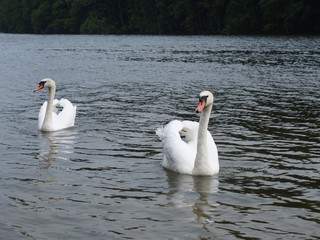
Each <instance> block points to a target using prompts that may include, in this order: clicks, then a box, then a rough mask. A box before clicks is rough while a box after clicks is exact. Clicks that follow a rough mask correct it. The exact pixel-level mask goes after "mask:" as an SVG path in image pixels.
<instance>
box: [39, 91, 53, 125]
mask: <svg viewBox="0 0 320 240" xmlns="http://www.w3.org/2000/svg"><path fill="white" fill-rule="evenodd" d="M48 90H49V96H48V102H47V109H46V114H45V117H44V120H43V125H42V129H44V130H46V129H47V128H49V127H50V126H51V125H52V112H53V100H54V96H55V92H56V87H55V85H52V86H49V87H48Z"/></svg>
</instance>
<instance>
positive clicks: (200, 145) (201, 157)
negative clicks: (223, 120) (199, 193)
mask: <svg viewBox="0 0 320 240" xmlns="http://www.w3.org/2000/svg"><path fill="white" fill-rule="evenodd" d="M211 108H212V105H209V106H207V107H205V108H204V110H203V112H202V113H201V116H200V121H199V129H198V141H197V154H196V159H195V165H194V173H195V174H196V173H197V172H203V171H205V170H206V169H205V168H206V166H208V163H207V162H208V161H209V156H208V143H207V131H208V125H209V120H210V114H211Z"/></svg>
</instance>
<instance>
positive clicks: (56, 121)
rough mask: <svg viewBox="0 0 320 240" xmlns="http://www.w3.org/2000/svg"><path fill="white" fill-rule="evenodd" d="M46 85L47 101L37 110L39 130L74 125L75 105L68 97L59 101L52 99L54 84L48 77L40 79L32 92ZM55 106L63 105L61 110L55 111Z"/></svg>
mask: <svg viewBox="0 0 320 240" xmlns="http://www.w3.org/2000/svg"><path fill="white" fill-rule="evenodd" d="M45 87H47V88H48V89H49V97H48V101H45V102H44V103H43V104H42V106H41V108H40V111H39V117H38V127H39V130H41V131H45V132H51V131H58V130H61V129H64V128H69V127H73V126H74V121H75V117H76V110H77V107H76V106H73V105H72V103H71V102H70V101H69V100H68V99H63V98H62V99H61V100H60V101H59V100H57V99H54V95H55V93H56V84H55V82H54V81H53V80H52V79H50V78H45V79H43V80H41V82H40V83H39V86H38V87H37V88H35V89H34V92H36V91H39V90H41V89H43V88H45ZM57 106H61V107H63V109H62V111H61V112H59V113H57V112H58V110H57V108H56V107H57Z"/></svg>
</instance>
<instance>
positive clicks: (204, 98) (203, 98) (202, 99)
mask: <svg viewBox="0 0 320 240" xmlns="http://www.w3.org/2000/svg"><path fill="white" fill-rule="evenodd" d="M207 99H208V96H202V97H199V102H202V101H205V102H207Z"/></svg>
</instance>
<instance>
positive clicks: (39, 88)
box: [33, 84, 44, 92]
mask: <svg viewBox="0 0 320 240" xmlns="http://www.w3.org/2000/svg"><path fill="white" fill-rule="evenodd" d="M42 88H44V85H42V84H41V85H40V84H39V86H38V87H37V88H35V89H34V90H33V92H36V91H39V90H41V89H42Z"/></svg>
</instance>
